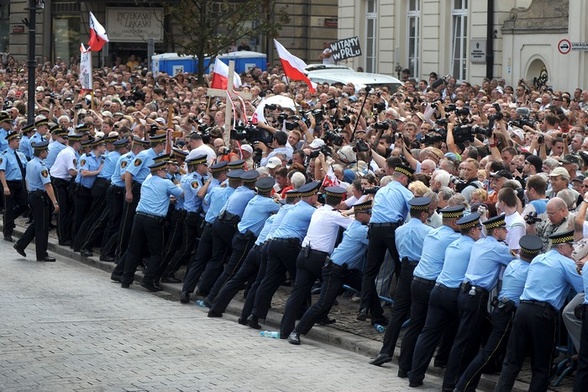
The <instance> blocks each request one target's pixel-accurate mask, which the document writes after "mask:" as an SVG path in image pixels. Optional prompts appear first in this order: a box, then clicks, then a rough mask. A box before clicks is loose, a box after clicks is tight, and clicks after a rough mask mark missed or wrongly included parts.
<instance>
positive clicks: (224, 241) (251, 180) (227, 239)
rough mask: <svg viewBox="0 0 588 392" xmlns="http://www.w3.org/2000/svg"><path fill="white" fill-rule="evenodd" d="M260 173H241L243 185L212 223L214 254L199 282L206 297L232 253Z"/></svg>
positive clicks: (253, 171)
mask: <svg viewBox="0 0 588 392" xmlns="http://www.w3.org/2000/svg"><path fill="white" fill-rule="evenodd" d="M258 177H259V173H258V172H257V171H256V170H250V171H246V172H243V174H241V180H242V181H243V185H241V186H240V187H238V188H237V189H235V192H233V194H232V195H231V196H230V197H229V198H228V199H227V202H226V203H225V205H224V207H223V210H222V211H221V213H220V214H219V216H218V218H217V219H216V220H215V221H214V223H213V224H212V254H211V255H210V260H209V261H208V263H206V268H205V270H204V272H203V273H202V277H201V279H200V283H199V284H198V291H197V295H199V296H201V297H206V296H207V295H208V294H209V293H210V290H211V289H212V286H213V285H214V283H215V282H216V280H217V279H218V277H219V275H220V274H221V272H222V268H223V265H224V264H225V262H226V259H227V257H229V256H230V254H231V251H232V249H231V242H232V240H233V236H234V235H235V232H236V231H237V225H238V224H239V222H240V221H241V217H242V216H243V213H244V212H245V207H246V206H247V203H249V201H250V200H251V199H253V197H254V196H255V183H256V181H257V178H258Z"/></svg>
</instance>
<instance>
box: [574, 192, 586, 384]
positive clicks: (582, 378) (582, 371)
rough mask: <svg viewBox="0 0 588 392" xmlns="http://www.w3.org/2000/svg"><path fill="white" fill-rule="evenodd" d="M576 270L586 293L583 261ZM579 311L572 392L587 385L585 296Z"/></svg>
mask: <svg viewBox="0 0 588 392" xmlns="http://www.w3.org/2000/svg"><path fill="white" fill-rule="evenodd" d="M584 200H586V199H584ZM577 268H578V270H579V271H581V272H582V281H583V283H584V293H586V292H588V267H586V263H585V260H583V261H582V260H581V261H579V262H577ZM581 309H582V331H581V334H580V350H579V351H578V370H577V371H576V376H575V378H574V392H582V391H583V390H584V389H585V388H586V385H588V297H586V296H584V302H583V303H582V305H581Z"/></svg>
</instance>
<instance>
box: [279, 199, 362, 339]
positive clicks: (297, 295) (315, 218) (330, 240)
mask: <svg viewBox="0 0 588 392" xmlns="http://www.w3.org/2000/svg"><path fill="white" fill-rule="evenodd" d="M346 192H347V191H346V190H345V189H343V188H341V187H327V188H325V205H324V206H322V207H319V208H317V209H316V211H315V212H314V213H313V214H312V218H311V219H310V224H309V226H308V232H307V233H306V236H305V237H304V240H303V241H302V250H301V251H300V253H299V254H298V258H297V259H296V280H295V281H294V287H293V288H292V293H291V294H290V296H289V297H288V301H287V302H286V308H285V309H284V315H283V316H282V321H281V323H280V335H281V336H282V338H283V339H285V338H287V337H288V336H289V335H290V333H291V332H292V331H293V330H294V324H295V323H296V318H297V316H298V314H299V313H300V311H301V310H302V309H303V306H304V305H305V302H308V299H309V298H310V294H311V290H312V286H313V285H314V282H316V280H317V279H320V278H321V275H322V273H321V271H322V267H323V266H324V265H325V261H326V259H327V257H328V256H329V255H330V254H331V253H333V249H334V248H335V242H336V240H337V237H338V234H339V229H340V228H343V229H346V228H347V227H348V226H349V225H350V224H351V222H353V220H352V219H350V218H347V217H345V216H343V215H341V213H340V212H339V211H337V210H336V209H335V208H336V207H337V206H338V205H339V204H340V203H341V200H342V199H343V195H344V194H345V193H346ZM306 305H307V306H306V308H308V307H309V306H310V303H306Z"/></svg>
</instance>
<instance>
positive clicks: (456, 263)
mask: <svg viewBox="0 0 588 392" xmlns="http://www.w3.org/2000/svg"><path fill="white" fill-rule="evenodd" d="M474 243H475V241H474V239H473V238H472V237H470V236H467V235H462V236H461V237H459V238H458V239H457V240H455V241H453V242H452V243H451V244H449V246H448V247H447V250H446V251H445V261H444V262H443V269H442V270H441V273H440V274H439V276H438V277H437V283H441V284H443V285H445V286H447V287H449V288H452V289H455V288H458V287H460V286H461V284H462V282H463V279H464V276H465V273H466V270H467V269H468V264H469V263H470V254H471V253H472V247H473V246H474Z"/></svg>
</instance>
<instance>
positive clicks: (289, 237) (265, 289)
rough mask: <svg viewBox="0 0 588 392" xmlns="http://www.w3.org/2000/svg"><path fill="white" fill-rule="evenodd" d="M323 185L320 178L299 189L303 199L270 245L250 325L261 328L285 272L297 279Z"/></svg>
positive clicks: (285, 217) (287, 213) (289, 212)
mask: <svg viewBox="0 0 588 392" xmlns="http://www.w3.org/2000/svg"><path fill="white" fill-rule="evenodd" d="M320 185H321V183H320V181H315V182H310V183H308V184H305V185H303V186H301V187H300V188H298V194H299V196H300V198H301V200H300V201H299V202H298V203H296V205H294V207H292V208H290V209H289V210H288V211H287V212H286V214H285V216H284V218H283V219H282V221H281V223H280V226H279V227H278V228H277V230H276V232H275V234H274V237H273V239H272V240H271V242H270V244H269V247H268V260H267V268H266V271H265V276H264V277H263V279H262V280H261V283H260V284H259V287H258V288H257V292H256V294H255V303H254V305H253V309H252V311H251V315H250V316H249V317H248V318H247V321H248V324H249V326H250V327H251V328H254V329H261V326H260V325H259V322H258V320H259V319H260V318H262V319H265V317H266V315H267V312H268V311H269V309H270V306H271V301H272V297H273V295H274V294H275V292H276V290H277V289H278V287H279V286H280V284H282V282H283V281H284V280H285V279H286V272H288V273H289V274H290V277H291V278H292V279H294V280H296V258H297V256H298V253H299V252H300V244H301V242H302V240H303V239H304V237H305V236H306V232H307V230H308V225H309V224H310V219H311V217H312V214H313V213H314V211H315V210H316V208H315V207H314V205H315V204H316V202H317V198H318V196H317V192H318V190H319V188H320Z"/></svg>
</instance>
